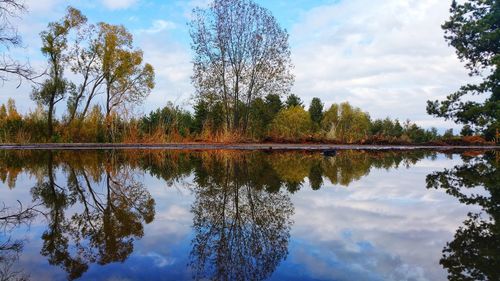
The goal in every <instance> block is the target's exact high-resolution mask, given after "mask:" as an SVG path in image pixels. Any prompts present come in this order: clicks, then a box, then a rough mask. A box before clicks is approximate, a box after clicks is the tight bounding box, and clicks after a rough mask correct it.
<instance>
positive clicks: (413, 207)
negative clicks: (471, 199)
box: [277, 168, 471, 280]
mask: <svg viewBox="0 0 500 281" xmlns="http://www.w3.org/2000/svg"><path fill="white" fill-rule="evenodd" d="M432 171H433V170H432V169H430V170H429V169H426V168H414V169H411V170H399V171H398V177H397V178H394V177H393V174H391V176H388V174H387V173H386V172H385V171H372V173H371V174H370V176H368V177H366V178H363V179H361V180H360V181H359V182H356V183H354V184H352V185H350V186H349V187H347V188H345V187H341V186H324V187H323V188H322V190H321V191H320V192H321V196H317V195H318V194H317V193H314V192H313V191H311V190H310V189H308V188H304V189H301V191H300V192H299V193H298V194H296V195H294V196H293V203H294V206H295V213H296V215H295V216H294V220H295V221H296V224H295V226H294V228H293V229H292V237H293V238H294V239H292V245H291V248H290V251H291V253H292V254H291V261H290V262H292V263H294V264H295V265H296V266H300V265H299V264H303V265H304V266H305V269H306V271H307V272H308V274H310V275H311V276H312V277H313V278H319V279H338V280H441V279H445V277H446V273H445V272H444V271H443V270H442V269H441V268H440V266H439V258H440V253H441V248H442V246H443V245H445V243H446V242H447V241H449V240H450V239H451V238H452V237H453V233H454V231H455V230H456V228H457V226H458V225H460V223H461V221H462V219H463V217H464V216H465V214H466V213H467V212H468V211H470V210H471V208H470V207H466V206H463V205H459V204H458V202H456V201H455V200H454V199H453V198H450V197H449V195H447V194H445V193H444V192H441V191H431V192H430V191H429V190H427V189H425V176H426V175H427V174H428V173H429V172H432ZM294 253H295V254H294ZM298 253H300V254H298ZM277 276H279V275H277ZM328 276H330V277H328ZM367 276H368V277H367ZM333 277H335V278H333Z"/></svg>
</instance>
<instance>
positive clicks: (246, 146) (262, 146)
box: [0, 143, 500, 152]
mask: <svg viewBox="0 0 500 281" xmlns="http://www.w3.org/2000/svg"><path fill="white" fill-rule="evenodd" d="M11 149H14V150H16V149H22V150H31V149H54V150H56V149H57V150H59V149H64V150H68V149H74V150H88V149H96V150H98V149H164V150H253V151H258V150H269V149H272V150H284V151H286V150H288V151H290V150H295V151H307V150H325V149H335V150H373V151H407V150H434V151H439V152H447V151H450V150H457V151H466V150H482V151H485V150H500V146H494V145H490V146H474V145H471V146H450V145H442V146H433V145H349V144H292V143H289V144H287V143H230V144H224V143H165V144H149V143H52V144H50V143H34V144H0V150H11Z"/></svg>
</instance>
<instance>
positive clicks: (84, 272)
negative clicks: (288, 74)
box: [0, 150, 500, 281]
mask: <svg viewBox="0 0 500 281" xmlns="http://www.w3.org/2000/svg"><path fill="white" fill-rule="evenodd" d="M499 165H500V164H499V153H498V152H494V151H489V152H465V153H456V154H442V153H435V152H425V151H417V152H365V151H341V152H339V153H338V154H337V155H335V156H333V157H324V156H322V155H321V154H318V153H306V152H282V153H276V152H275V153H265V152H235V151H204V152H187V151H147V150H141V151H0V280H40V281H44V280H68V279H69V280H76V279H78V280H475V279H477V280H500V243H499V241H500V238H499V237H500V227H499V226H498V225H496V222H497V221H498V219H499V217H500V172H499V169H498V168H499Z"/></svg>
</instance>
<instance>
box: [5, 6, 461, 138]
mask: <svg viewBox="0 0 500 281" xmlns="http://www.w3.org/2000/svg"><path fill="white" fill-rule="evenodd" d="M257 2H258V3H259V4H260V5H262V6H264V7H266V8H267V9H269V10H270V11H271V12H272V13H273V15H274V16H275V17H276V18H277V19H278V22H279V23H280V24H281V25H282V26H283V27H285V28H286V29H287V30H288V31H289V33H290V45H291V49H292V59H293V63H294V65H295V69H294V73H295V76H296V82H295V85H294V88H293V92H294V93H296V94H298V95H299V96H301V97H302V99H303V100H304V101H305V102H306V104H308V103H309V101H310V100H311V99H312V98H313V97H320V98H321V99H322V100H323V101H324V102H325V106H326V107H329V106H330V105H331V104H332V103H334V102H335V103H338V102H343V101H349V102H350V103H351V104H353V105H355V106H358V107H361V108H362V109H363V110H365V111H368V112H370V114H371V116H372V117H373V118H383V117H386V116H390V117H392V118H399V119H401V120H404V119H406V118H410V119H411V120H413V121H416V122H417V123H418V124H420V125H422V126H424V127H430V126H436V127H438V128H445V127H455V128H457V127H456V126H454V125H453V124H452V123H450V122H444V121H443V120H440V119H434V118H432V117H430V116H428V115H427V114H426V112H425V105H426V101H427V100H428V99H442V98H444V97H445V96H446V95H448V94H450V93H452V92H453V91H455V90H456V89H458V88H459V87H460V85H462V84H463V83H464V81H467V80H469V79H470V78H469V77H468V76H467V73H466V71H465V70H464V68H463V64H462V63H461V62H460V61H459V60H458V59H457V58H456V56H455V53H454V50H453V49H452V48H450V47H448V46H447V43H446V42H445V41H444V39H443V32H442V30H441V28H440V25H441V24H442V23H443V22H444V21H445V20H446V19H447V17H448V8H449V4H450V3H449V2H451V1H443V0H405V1H401V0H380V1H372V0H349V1H347V0H343V1H342V0H341V1H339V0H314V1H307V0H289V1H284V0H267V1H264V0H258V1H257ZM207 3H208V0H172V1H159V0H88V1H83V0H68V1H63V0H26V4H27V6H28V9H29V13H27V14H26V15H24V16H23V17H22V19H21V20H19V22H18V24H19V31H20V33H21V35H22V36H23V39H24V44H25V48H22V49H16V50H11V52H12V53H13V54H14V56H15V57H18V58H20V59H26V58H29V60H30V62H31V64H32V65H33V66H35V67H37V68H39V69H43V67H44V65H45V60H44V58H43V57H42V56H41V54H40V52H39V48H40V39H39V36H38V34H39V32H40V31H41V30H43V29H44V28H45V27H46V25H47V23H48V22H49V21H54V20H57V19H59V18H60V17H62V16H63V15H64V10H65V8H66V6H67V5H72V6H74V7H76V8H78V9H81V10H82V11H83V13H84V14H85V15H86V16H87V17H88V18H89V20H90V22H99V21H106V22H109V23H113V24H123V25H125V26H126V27H127V28H128V29H129V30H130V31H131V32H132V33H133V34H134V36H135V45H136V46H137V47H139V48H141V49H143V51H144V54H145V59H146V61H147V62H150V63H151V64H153V66H154V67H155V70H156V82H157V87H156V89H155V90H154V91H153V93H152V94H151V95H150V97H148V99H147V100H146V101H145V103H144V104H143V105H142V106H140V107H137V108H135V112H136V113H143V112H148V111H150V110H152V109H155V108H157V107H159V106H163V105H165V104H166V103H167V102H169V101H171V102H174V103H175V104H177V105H180V106H184V107H186V108H190V107H191V100H192V93H193V88H192V86H191V84H190V78H189V77H190V75H191V63H190V61H191V55H192V54H191V50H190V47H189V42H190V38H189V32H188V28H187V25H186V22H187V21H188V20H189V17H190V11H191V10H192V8H193V7H196V6H202V7H203V6H206V5H207ZM15 86H16V84H15V83H6V84H4V85H3V87H1V88H0V103H3V102H5V101H6V100H7V99H8V98H9V97H14V98H15V99H16V101H17V104H18V108H19V109H20V111H22V112H28V111H29V110H30V109H32V108H34V104H33V102H31V101H30V99H29V93H30V92H31V86H29V85H27V84H24V85H22V86H21V87H20V88H17V89H16V87H15ZM62 111H63V108H61V107H60V108H59V109H58V114H60V113H61V112H62Z"/></svg>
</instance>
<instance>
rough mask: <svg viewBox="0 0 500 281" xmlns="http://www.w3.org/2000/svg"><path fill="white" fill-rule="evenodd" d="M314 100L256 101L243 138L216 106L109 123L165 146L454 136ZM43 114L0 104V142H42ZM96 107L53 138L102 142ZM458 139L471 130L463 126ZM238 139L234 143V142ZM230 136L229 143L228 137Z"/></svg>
mask: <svg viewBox="0 0 500 281" xmlns="http://www.w3.org/2000/svg"><path fill="white" fill-rule="evenodd" d="M323 107H324V106H323V103H322V102H321V100H320V99H319V98H314V99H313V100H312V102H311V104H310V106H309V108H308V109H307V110H306V108H305V107H304V105H303V102H302V101H301V100H300V98H299V97H298V96H296V95H294V94H292V95H290V96H288V98H287V99H286V100H282V99H281V98H280V97H279V96H278V95H276V94H269V95H267V96H265V97H264V98H256V99H255V100H254V101H253V102H252V103H251V104H250V107H249V108H246V109H245V110H248V112H249V120H248V127H247V132H246V133H245V134H243V133H241V132H240V133H238V134H237V135H226V133H227V131H226V128H225V123H224V119H223V118H222V115H221V113H220V111H222V110H223V107H222V106H215V107H210V106H208V105H207V104H206V103H205V102H199V103H198V104H196V106H195V112H194V113H191V112H189V111H187V110H185V109H183V108H180V107H179V106H175V105H173V104H171V103H170V104H168V105H167V106H165V107H163V108H161V109H157V110H155V111H152V112H150V113H149V114H147V115H144V116H142V117H140V118H131V119H128V120H123V119H119V118H117V119H115V120H113V123H112V124H113V127H112V129H113V130H112V132H113V137H114V140H115V141H121V142H150V143H151V142H158V143H161V142H167V141H185V140H241V139H250V140H255V141H262V140H267V141H269V140H273V141H291V142H297V141H326V142H338V143H369V142H386V143H425V142H432V141H437V140H443V139H444V140H446V139H451V138H453V137H454V135H453V131H452V130H448V131H446V132H445V133H444V134H443V135H441V134H439V133H438V130H437V129H436V128H431V129H424V128H422V127H420V126H418V125H417V124H415V123H412V122H410V121H409V120H407V121H405V122H403V123H401V122H400V121H399V120H397V119H396V120H391V119H389V118H386V119H375V120H372V119H371V118H370V115H369V114H368V113H367V112H364V111H362V110H361V109H360V108H357V107H353V106H352V105H350V104H349V103H347V102H344V103H341V104H333V105H331V106H330V108H328V109H327V110H324V109H323ZM46 115H47V113H46V111H44V110H43V108H41V107H39V108H38V109H37V110H35V111H34V112H31V113H29V114H27V115H21V114H20V113H18V112H17V110H16V107H15V103H14V100H9V101H8V102H7V105H1V106H0V141H2V142H29V141H44V138H43V137H40V136H43V132H44V129H45V128H46V120H47V119H46ZM106 120H107V119H106V116H105V114H104V113H103V112H102V111H101V110H100V107H98V106H94V107H93V108H92V110H91V111H90V112H89V113H88V114H87V115H86V116H85V117H84V118H83V119H80V120H79V121H78V126H70V127H67V126H66V124H65V123H64V122H59V121H57V122H56V124H57V128H60V129H61V130H62V128H64V130H62V131H61V133H60V134H59V135H58V139H57V140H59V141H64V142H105V141H108V138H107V137H108V135H107V133H106V132H107V127H106V126H107V121H106ZM461 133H462V135H463V136H468V135H470V134H471V133H472V132H471V131H468V130H467V127H466V128H465V129H464V130H462V132H461ZM235 137H236V138H238V139H234V138H235ZM228 138H232V139H228Z"/></svg>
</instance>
